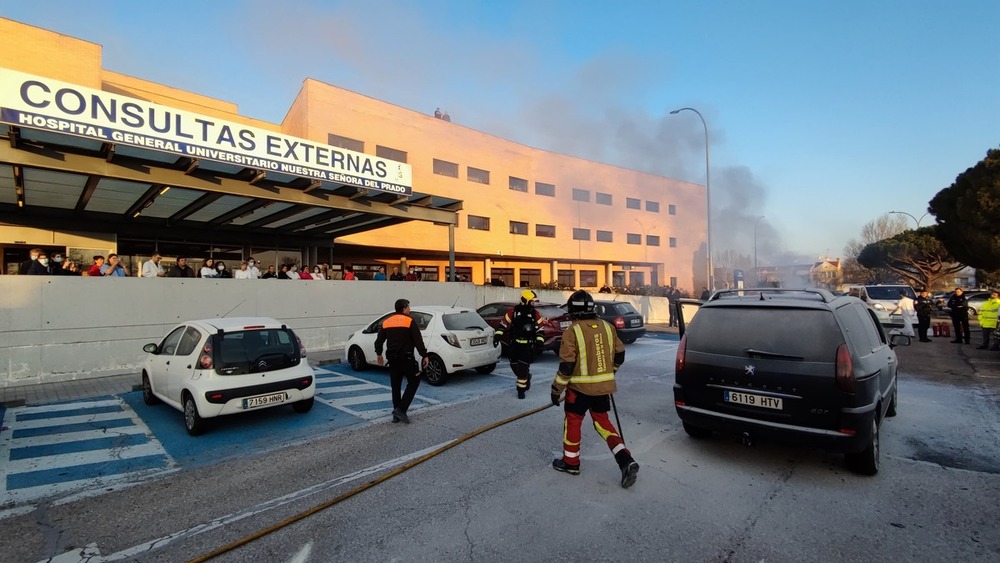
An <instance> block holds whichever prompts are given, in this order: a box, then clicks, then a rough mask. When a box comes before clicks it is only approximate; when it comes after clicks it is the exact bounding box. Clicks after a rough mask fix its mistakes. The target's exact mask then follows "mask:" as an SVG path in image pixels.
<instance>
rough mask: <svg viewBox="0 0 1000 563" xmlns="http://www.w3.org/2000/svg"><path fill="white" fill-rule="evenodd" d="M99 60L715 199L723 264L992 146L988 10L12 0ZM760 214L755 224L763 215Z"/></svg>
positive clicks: (896, 198) (896, 194)
mask: <svg viewBox="0 0 1000 563" xmlns="http://www.w3.org/2000/svg"><path fill="white" fill-rule="evenodd" d="M0 16H2V17H6V18H10V19H13V20H17V21H20V22H23V23H27V24H31V25H35V26H38V27H42V28H45V29H49V30H52V31H56V32H58V33H62V34H66V35H70V36H73V37H77V38H80V39H84V40H87V41H91V42H94V43H98V44H100V45H102V46H103V67H104V68H106V69H108V70H112V71H115V72H120V73H123V74H128V75H132V76H135V77H138V78H141V79H144V80H150V81H153V82H158V83H161V84H165V85H168V86H172V87H176V88H181V89H183V90H188V91H191V92H196V93H199V94H204V95H207V96H211V97H214V98H219V99H222V100H225V101H228V102H233V103H235V104H237V105H238V106H239V110H240V113H241V114H242V115H245V116H248V117H253V118H257V119H263V120H265V121H269V122H273V123H280V122H281V120H282V119H283V118H284V116H285V112H286V111H287V110H288V108H289V107H290V106H291V104H292V101H293V100H294V98H295V95H296V94H297V93H298V91H299V88H300V87H301V85H302V82H303V80H305V79H306V78H314V79H317V80H320V81H322V82H326V83H328V84H332V85H336V86H339V87H342V88H345V89H348V90H351V91H354V92H358V93H361V94H364V95H367V96H371V97H373V98H376V99H379V100H383V101H386V102H389V103H392V104H395V105H398V106H402V107H405V108H409V109H412V110H415V111H421V112H427V113H431V112H433V111H434V109H435V108H438V107H440V108H441V109H442V110H446V111H447V112H448V113H449V114H450V116H451V118H452V121H453V122H456V123H459V124H461V125H464V126H467V127H471V128H473V129H476V130H479V131H483V132H485V133H489V134H492V135H496V136H499V137H503V138H506V139H510V140H512V141H516V142H519V143H523V144H525V145H528V146H532V147H536V148H540V149H545V150H550V151H555V152H560V153H565V154H570V155H573V156H578V157H582V158H587V159H591V160H595V161H600V162H606V163H609V164H614V165H618V166H624V167H628V168H634V169H637V170H643V171H646V172H651V173H655V174H659V175H663V176H668V177H672V178H678V179H681V180H685V181H690V182H695V183H698V184H702V185H704V184H705V180H706V178H705V168H706V167H705V164H706V156H708V155H706V150H705V148H706V143H705V130H704V126H703V125H702V121H701V120H700V119H699V118H698V115H696V114H695V113H693V112H690V111H684V112H681V113H679V114H676V115H670V111H671V110H675V109H678V108H682V107H690V108H694V109H696V110H698V112H700V113H701V115H702V116H703V117H704V120H705V124H706V125H707V128H708V139H709V151H708V153H709V154H710V158H708V159H707V160H709V161H710V165H711V166H710V183H709V185H710V194H711V207H712V210H711V221H712V249H713V254H714V255H715V256H719V255H720V254H721V253H723V252H726V251H733V252H735V253H738V254H742V255H744V256H751V255H753V253H754V243H755V242H756V247H757V253H758V254H759V260H760V262H761V264H767V263H774V264H777V263H788V261H790V260H800V261H812V260H814V259H816V258H819V257H830V258H837V257H842V256H843V255H844V248H845V246H846V245H847V244H848V242H849V241H851V240H852V239H854V240H860V239H861V238H862V237H861V232H862V228H863V227H864V225H865V224H866V223H869V222H871V221H873V220H875V219H877V218H878V217H880V216H882V215H884V214H886V213H888V212H889V211H902V212H906V213H909V214H910V215H912V216H913V217H912V218H909V217H906V216H905V215H898V217H900V218H905V220H906V221H907V222H908V223H909V225H910V226H916V223H917V222H918V221H919V222H920V225H921V226H927V225H930V224H932V223H933V216H930V215H927V216H926V217H924V214H925V213H926V211H927V205H928V202H929V201H930V200H931V199H932V198H933V197H934V195H935V194H937V193H938V192H939V191H940V190H942V189H944V188H947V187H948V186H950V185H951V184H952V182H954V180H955V177H956V176H957V175H958V174H960V173H962V172H963V171H965V170H966V169H967V168H969V167H972V166H974V165H975V164H976V163H977V162H979V161H980V160H982V159H983V158H984V157H985V155H986V151H987V150H988V149H990V148H997V147H1000V43H998V40H997V38H998V33H997V22H1000V2H997V1H995V0H954V1H952V2H940V1H938V0H881V1H878V2H870V1H861V0H837V1H832V0H826V1H820V0H815V1H810V0H771V1H768V0H729V1H722V0H719V1H713V0H658V1H657V0H653V1H634V2H629V1H622V2H608V1H606V0H605V1H592V0H575V1H565V0H505V1H492V0H464V1H458V0H455V1H449V0H419V1H418V0H413V1H405V0H366V1H364V2H358V1H336V0H325V1H321V0H283V1H282V2H272V1H267V0H213V1H211V2H206V1H204V0H198V1H180V0H178V1H173V2H171V1H166V0H160V1H156V0H151V1H149V2H141V3H139V2H134V1H133V0H128V1H122V0H104V1H103V2H79V1H75V0H72V1H71V0H47V1H44V2H24V1H23V0H0ZM761 217H763V218H762V219H761Z"/></svg>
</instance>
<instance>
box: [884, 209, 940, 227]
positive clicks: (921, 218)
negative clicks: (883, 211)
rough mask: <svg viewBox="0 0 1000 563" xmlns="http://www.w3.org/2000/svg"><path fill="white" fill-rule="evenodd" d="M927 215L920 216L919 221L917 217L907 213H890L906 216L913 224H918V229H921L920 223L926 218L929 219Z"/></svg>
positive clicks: (891, 212)
mask: <svg viewBox="0 0 1000 563" xmlns="http://www.w3.org/2000/svg"><path fill="white" fill-rule="evenodd" d="M927 213H930V211H928V212H927ZM927 213H924V214H923V215H921V216H920V219H917V218H916V217H914V216H913V215H910V214H909V213H907V212H905V211H890V212H889V214H896V215H906V216H907V217H909V218H910V219H913V222H914V223H916V224H917V228H918V229H919V228H920V222H921V221H923V220H924V217H927Z"/></svg>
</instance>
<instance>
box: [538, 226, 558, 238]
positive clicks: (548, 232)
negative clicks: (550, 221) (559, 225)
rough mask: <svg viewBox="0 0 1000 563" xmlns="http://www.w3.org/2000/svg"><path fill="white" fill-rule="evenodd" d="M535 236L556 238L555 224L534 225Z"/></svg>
mask: <svg viewBox="0 0 1000 563" xmlns="http://www.w3.org/2000/svg"><path fill="white" fill-rule="evenodd" d="M535 236H536V237H545V238H556V226H555V225H535Z"/></svg>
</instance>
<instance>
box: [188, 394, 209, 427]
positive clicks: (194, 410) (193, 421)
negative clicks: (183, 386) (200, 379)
mask: <svg viewBox="0 0 1000 563" xmlns="http://www.w3.org/2000/svg"><path fill="white" fill-rule="evenodd" d="M184 428H185V429H186V430H187V433H188V434H190V435H192V436H197V435H199V434H201V433H202V432H204V431H205V419H203V418H202V417H201V415H199V414H198V404H197V403H195V402H194V397H192V396H191V393H188V392H185V393H184Z"/></svg>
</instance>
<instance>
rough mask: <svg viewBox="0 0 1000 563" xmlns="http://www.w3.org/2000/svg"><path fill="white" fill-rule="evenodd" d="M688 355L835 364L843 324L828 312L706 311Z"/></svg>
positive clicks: (692, 332) (690, 334)
mask: <svg viewBox="0 0 1000 563" xmlns="http://www.w3.org/2000/svg"><path fill="white" fill-rule="evenodd" d="M686 336H687V350H688V352H694V351H697V352H704V353H709V354H723V355H728V356H743V355H746V352H745V350H746V349H748V348H751V349H754V350H757V351H760V352H767V353H771V354H781V355H786V356H792V357H801V358H802V359H803V360H805V361H810V362H832V361H834V359H835V357H836V351H837V346H839V345H840V344H841V343H842V342H844V338H843V336H842V335H841V332H840V328H839V327H838V325H837V321H836V319H835V318H834V316H833V313H832V312H830V311H826V310H822V309H779V308H773V307H772V308H767V309H760V308H754V307H702V308H701V309H700V310H699V311H698V314H697V315H696V316H695V318H694V319H693V320H692V321H691V325H690V326H688V328H687V331H686Z"/></svg>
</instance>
